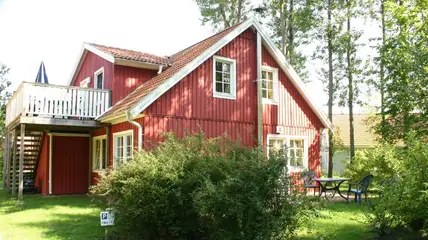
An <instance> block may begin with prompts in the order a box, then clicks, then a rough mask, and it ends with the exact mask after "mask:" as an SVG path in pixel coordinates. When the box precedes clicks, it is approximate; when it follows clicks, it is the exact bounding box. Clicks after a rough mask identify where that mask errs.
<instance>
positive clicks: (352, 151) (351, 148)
mask: <svg viewBox="0 0 428 240" xmlns="http://www.w3.org/2000/svg"><path fill="white" fill-rule="evenodd" d="M351 4H352V3H351V0H347V3H346V5H347V23H346V31H347V33H348V36H347V39H346V40H347V42H346V61H347V64H348V66H347V68H348V69H347V72H348V109H349V155H350V161H351V162H352V161H353V160H354V157H355V141H354V113H353V104H354V85H353V79H352V69H353V66H352V60H351V51H352V49H351V48H352V46H351V41H352V39H351V38H352V37H351Z"/></svg>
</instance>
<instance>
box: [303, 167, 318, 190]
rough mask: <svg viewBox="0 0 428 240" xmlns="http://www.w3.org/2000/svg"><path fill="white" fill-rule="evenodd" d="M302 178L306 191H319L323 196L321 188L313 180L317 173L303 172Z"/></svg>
mask: <svg viewBox="0 0 428 240" xmlns="http://www.w3.org/2000/svg"><path fill="white" fill-rule="evenodd" d="M301 177H302V178H303V187H304V188H305V190H306V189H311V188H312V189H314V196H315V189H318V194H319V195H321V186H320V185H318V184H317V183H316V182H315V181H314V180H313V179H314V178H315V177H316V173H315V172H313V171H306V172H302V175H301Z"/></svg>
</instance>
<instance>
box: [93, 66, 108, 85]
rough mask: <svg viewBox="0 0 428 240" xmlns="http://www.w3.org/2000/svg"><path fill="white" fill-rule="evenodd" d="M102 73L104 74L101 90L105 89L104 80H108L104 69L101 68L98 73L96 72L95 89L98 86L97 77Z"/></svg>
mask: <svg viewBox="0 0 428 240" xmlns="http://www.w3.org/2000/svg"><path fill="white" fill-rule="evenodd" d="M100 73H102V74H103V82H102V84H101V86H102V87H101V89H104V79H105V78H106V75H105V74H104V67H101V68H100V69H98V70H97V71H95V72H94V88H97V86H98V78H97V76H98V75H99V74H100Z"/></svg>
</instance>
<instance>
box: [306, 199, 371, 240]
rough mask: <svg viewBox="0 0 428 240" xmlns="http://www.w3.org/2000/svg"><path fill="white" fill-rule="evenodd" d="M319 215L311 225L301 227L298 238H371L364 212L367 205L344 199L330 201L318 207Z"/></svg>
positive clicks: (349, 239)
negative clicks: (348, 201) (347, 201)
mask: <svg viewBox="0 0 428 240" xmlns="http://www.w3.org/2000/svg"><path fill="white" fill-rule="evenodd" d="M319 211H320V216H319V217H318V218H316V219H314V222H313V226H312V227H308V228H304V229H301V230H300V231H299V233H298V237H299V238H298V239H305V240H306V239H332V240H333V239H338V240H339V239H347V240H353V239H355V240H357V239H358V240H360V239H372V238H373V235H372V233H370V232H369V230H368V225H367V223H366V216H365V212H367V207H366V206H365V205H364V204H363V205H361V206H360V205H359V204H356V203H353V202H352V203H349V204H347V203H346V202H345V201H344V200H340V201H336V202H330V203H327V204H326V205H325V207H319Z"/></svg>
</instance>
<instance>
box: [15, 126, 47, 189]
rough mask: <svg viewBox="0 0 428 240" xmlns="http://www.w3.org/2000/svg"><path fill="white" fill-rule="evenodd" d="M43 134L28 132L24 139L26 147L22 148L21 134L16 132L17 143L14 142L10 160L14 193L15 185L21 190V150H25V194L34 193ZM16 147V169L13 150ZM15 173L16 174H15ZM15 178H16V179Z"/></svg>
mask: <svg viewBox="0 0 428 240" xmlns="http://www.w3.org/2000/svg"><path fill="white" fill-rule="evenodd" d="M43 134H44V133H43V132H35V131H28V132H27V131H26V132H25V137H24V145H23V146H21V132H20V131H16V135H17V136H16V142H14V141H13V140H12V149H11V150H12V151H11V152H12V153H11V155H10V156H11V159H10V163H11V164H10V190H11V191H12V189H13V185H15V187H16V188H15V189H16V191H18V188H19V156H20V151H21V148H24V168H23V169H24V176H23V179H24V189H23V191H24V192H27V193H31V192H32V193H34V192H36V189H35V188H34V183H35V178H36V172H37V165H38V162H39V156H40V150H41V148H42V143H43ZM15 145H16V151H15V154H16V156H15V168H14V165H13V152H14V151H13V148H14V147H15ZM14 173H15V174H14ZM14 177H15V178H14Z"/></svg>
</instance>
